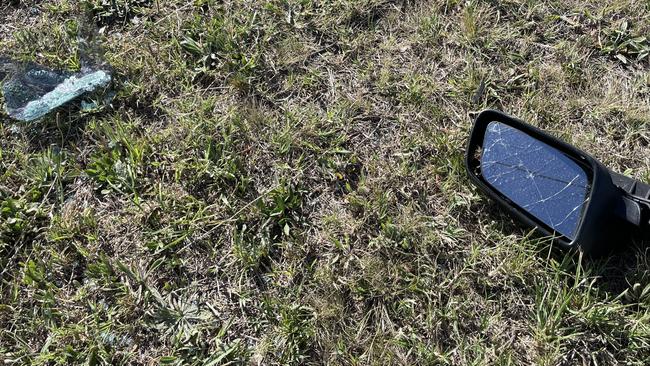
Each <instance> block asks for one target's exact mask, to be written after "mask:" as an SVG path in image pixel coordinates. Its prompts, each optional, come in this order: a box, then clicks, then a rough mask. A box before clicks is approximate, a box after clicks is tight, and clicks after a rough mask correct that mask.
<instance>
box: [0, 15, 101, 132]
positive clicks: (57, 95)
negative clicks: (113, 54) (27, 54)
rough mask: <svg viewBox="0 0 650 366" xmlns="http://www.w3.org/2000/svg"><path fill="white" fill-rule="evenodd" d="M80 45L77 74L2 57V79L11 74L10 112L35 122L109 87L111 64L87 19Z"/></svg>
mask: <svg viewBox="0 0 650 366" xmlns="http://www.w3.org/2000/svg"><path fill="white" fill-rule="evenodd" d="M78 46H79V50H78V52H79V60H80V62H81V71H79V72H77V73H70V72H67V71H61V70H52V69H48V68H45V67H43V66H40V65H36V64H28V65H21V64H20V63H18V62H13V61H11V60H9V59H7V58H3V57H0V81H2V79H4V78H5V76H6V75H10V77H9V78H8V80H6V81H5V83H4V85H3V86H2V92H3V94H4V99H5V110H6V111H7V113H8V114H9V115H10V116H11V117H13V118H15V119H17V120H20V121H25V122H30V121H34V120H36V119H39V118H41V117H43V116H45V115H46V114H48V113H50V112H51V111H53V110H54V109H56V108H58V107H61V106H64V105H65V104H67V103H69V102H71V101H73V100H76V99H77V98H79V97H82V96H90V94H91V93H94V92H96V91H99V90H101V89H104V88H106V87H107V86H108V85H109V84H110V83H111V81H112V77H111V72H110V71H109V70H110V67H109V66H108V65H107V64H106V63H105V62H104V61H103V57H102V56H103V53H102V48H101V47H100V45H99V42H98V41H97V32H96V31H95V30H94V29H93V28H91V27H89V26H88V24H87V23H84V22H81V23H80V25H79V37H78Z"/></svg>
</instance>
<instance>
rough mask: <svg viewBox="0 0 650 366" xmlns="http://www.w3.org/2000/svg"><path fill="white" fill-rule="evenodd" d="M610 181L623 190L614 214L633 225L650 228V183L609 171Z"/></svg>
mask: <svg viewBox="0 0 650 366" xmlns="http://www.w3.org/2000/svg"><path fill="white" fill-rule="evenodd" d="M610 174H611V177H612V182H613V183H614V185H616V186H617V187H618V188H620V189H621V190H622V191H623V195H622V198H621V200H620V201H619V203H618V205H617V208H616V214H617V216H619V217H620V218H622V219H624V220H625V221H627V222H629V223H631V224H633V225H634V226H637V227H641V228H644V229H650V185H648V184H645V183H643V182H640V181H638V180H636V179H633V178H630V177H626V176H624V175H621V174H618V173H615V172H610Z"/></svg>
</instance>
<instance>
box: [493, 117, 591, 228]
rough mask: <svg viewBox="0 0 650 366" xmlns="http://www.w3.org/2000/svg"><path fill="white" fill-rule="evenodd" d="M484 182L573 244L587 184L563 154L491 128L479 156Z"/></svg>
mask: <svg viewBox="0 0 650 366" xmlns="http://www.w3.org/2000/svg"><path fill="white" fill-rule="evenodd" d="M481 172H482V175H483V178H484V179H485V180H486V181H487V182H488V183H489V184H490V185H492V187H494V188H495V189H496V190H498V191H499V192H501V193H502V194H503V195H505V196H506V197H508V198H509V199H510V200H511V201H513V202H514V203H515V204H517V205H518V206H519V207H520V208H522V209H523V210H525V211H527V212H528V213H530V214H531V215H533V216H535V217H536V218H537V219H538V220H540V221H542V222H543V223H545V224H546V225H548V226H549V227H551V228H552V229H554V230H555V231H556V232H558V233H560V234H562V235H564V236H566V237H567V238H569V239H571V240H572V239H574V238H575V235H576V230H577V229H578V226H579V224H580V221H581V218H582V212H583V209H584V207H586V202H587V200H588V193H589V190H590V184H589V183H590V181H589V178H588V176H587V172H586V171H585V169H584V168H583V167H582V166H581V165H579V164H578V163H576V162H575V161H573V160H572V159H571V158H569V157H568V156H567V155H565V154H564V153H562V152H560V151H558V150H556V149H554V148H552V147H551V146H549V145H547V144H545V143H543V142H541V141H538V140H536V139H534V138H532V137H530V136H528V135H527V134H525V133H524V132H522V131H519V130H517V129H515V128H513V127H510V126H508V125H506V124H503V123H500V122H490V124H489V125H488V127H487V130H486V131H485V137H484V140H483V152H482V156H481Z"/></svg>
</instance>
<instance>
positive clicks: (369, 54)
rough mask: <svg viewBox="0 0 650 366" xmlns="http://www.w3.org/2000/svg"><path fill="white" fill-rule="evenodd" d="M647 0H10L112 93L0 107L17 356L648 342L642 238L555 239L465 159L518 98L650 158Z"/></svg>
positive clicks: (621, 150)
mask: <svg viewBox="0 0 650 366" xmlns="http://www.w3.org/2000/svg"><path fill="white" fill-rule="evenodd" d="M649 10H650V7H649V5H648V3H647V2H643V1H627V0H611V1H606V2H601V1H587V2H583V1H572V0H569V1H550V2H548V1H536V0H529V1H517V0H512V1H504V2H494V1H451V0H447V1H442V0H431V1H413V0H406V1H393V0H363V1H356V0H354V1H353V0H324V1H306V0H296V1H293V0H271V1H255V0H250V1H248V0H247V1H216V0H196V1H191V2H187V1H175V0H168V1H158V0H151V1H142V0H119V1H104V0H84V1H80V2H78V3H77V2H72V1H67V0H54V1H50V2H45V3H44V2H37V1H9V2H8V3H5V2H3V3H2V4H1V5H0V46H2V49H3V50H5V52H6V53H7V56H11V57H14V58H19V59H23V60H26V61H35V62H39V63H42V64H45V65H50V66H53V67H64V68H70V69H75V68H76V67H78V65H79V60H78V56H77V55H76V53H75V50H76V42H77V41H76V29H77V27H78V20H79V19H80V16H81V14H83V12H84V11H90V12H91V13H92V14H93V16H94V20H95V22H96V23H97V26H98V27H101V29H102V31H101V34H102V36H103V38H104V42H103V44H104V46H105V48H106V51H107V55H106V57H107V59H108V61H109V62H110V63H111V65H112V66H113V67H114V68H115V70H116V72H117V77H118V82H117V85H118V95H117V97H116V99H115V100H114V101H113V103H112V108H108V109H104V110H99V111H95V112H93V113H86V114H83V115H80V114H79V113H78V112H77V111H75V110H74V109H70V110H67V109H63V110H60V111H58V112H57V113H55V114H53V115H51V116H49V117H47V118H46V119H44V120H43V121H40V122H37V123H33V124H19V123H16V122H14V121H11V120H10V119H9V118H8V117H6V116H0V121H1V123H0V217H1V220H0V268H2V270H1V277H0V280H1V283H0V299H1V301H0V324H2V329H1V330H0V363H3V364H7V365H27V364H30V365H53V364H89V365H98V364H113V365H120V364H122V365H127V364H143V365H149V364H167V365H227V364H265V365H266V364H301V365H302V364H330V365H386V364H427V365H429V364H440V365H485V364H494V365H519V364H537V365H574V364H601V365H604V364H629V365H647V364H649V363H650V285H649V283H650V282H649V280H650V262H649V260H648V253H647V248H645V247H644V246H643V245H638V246H633V247H632V248H630V249H628V250H626V251H624V252H623V253H622V254H621V255H619V256H616V257H613V258H607V259H601V260H587V259H585V258H582V257H580V256H579V255H578V254H572V253H559V252H556V251H554V250H552V249H551V248H550V246H549V243H548V241H547V240H544V239H540V238H538V237H536V236H535V235H534V234H532V233H530V232H529V231H527V229H525V228H521V227H519V226H517V225H515V224H514V223H513V222H512V221H511V220H510V219H509V218H508V217H507V216H506V215H505V214H504V213H503V212H501V211H499V210H498V208H497V207H495V206H494V204H492V203H491V202H490V201H489V200H487V199H486V198H484V197H483V196H482V195H480V194H479V192H478V191H477V190H476V189H475V188H474V187H473V186H471V185H470V184H469V181H468V179H467V177H466V175H465V172H464V167H463V153H464V146H465V142H466V138H467V135H468V132H469V129H470V127H471V119H470V118H469V117H468V113H470V112H472V111H476V110H480V109H483V108H498V109H502V110H504V111H506V112H508V113H510V114H513V115H516V116H518V117H521V118H523V119H525V120H527V121H529V122H531V123H532V124H535V125H537V126H539V127H541V128H544V129H546V130H548V131H550V132H551V133H552V134H554V135H556V136H559V137H561V138H563V139H565V140H566V141H568V142H571V143H573V144H575V145H577V146H579V147H581V148H582V149H584V150H586V151H588V152H590V153H592V154H593V155H595V156H596V157H597V158H598V159H600V160H601V161H603V162H604V163H605V164H606V165H608V166H609V167H611V168H612V169H614V170H616V171H619V172H624V173H626V174H629V175H631V176H634V177H636V178H639V179H642V180H645V181H648V180H649V179H650V160H648V158H647V156H650V148H649V142H650V135H649V134H648V128H649V126H650V117H648V116H650V113H649V112H650V99H649V98H650V78H649V77H648V75H649V73H648V72H649V70H650V57H649V56H648V51H649V50H650V43H649V41H648V39H647V34H649V33H650V18H649V17H648V14H649Z"/></svg>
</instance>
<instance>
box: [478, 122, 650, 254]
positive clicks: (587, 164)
mask: <svg viewBox="0 0 650 366" xmlns="http://www.w3.org/2000/svg"><path fill="white" fill-rule="evenodd" d="M491 122H499V123H502V124H505V125H507V126H510V127H512V128H514V129H516V130H519V131H521V132H523V133H525V134H526V135H528V136H529V137H531V138H533V139H535V140H537V141H540V142H542V143H544V144H546V145H548V146H550V147H552V148H553V149H555V150H557V151H559V152H560V153H562V154H565V155H566V156H567V157H569V158H570V159H572V160H573V161H575V163H576V164H579V165H580V166H582V167H583V168H584V170H585V171H586V172H587V175H588V177H589V181H590V190H589V192H588V194H587V197H586V199H585V206H584V207H583V208H582V213H581V220H580V221H579V223H578V227H577V229H576V231H575V235H574V237H573V238H572V239H571V238H569V237H567V236H564V235H562V234H560V233H558V232H557V231H556V230H554V229H553V228H551V227H550V226H548V225H547V224H545V223H544V222H543V221H542V220H540V219H539V218H537V217H535V216H534V215H532V214H531V213H530V212H528V211H527V210H526V209H524V208H522V207H519V206H518V205H517V204H516V203H515V202H513V201H512V200H511V199H509V198H508V197H506V196H505V195H504V194H503V193H502V192H500V191H499V190H498V189H496V188H495V187H494V186H493V185H491V184H490V183H489V182H488V181H487V180H486V179H485V177H483V176H482V172H481V157H482V155H481V154H482V151H483V146H482V144H483V141H484V138H485V134H486V130H487V128H488V125H489V124H490V123H491ZM465 165H466V168H467V173H468V175H469V178H470V180H471V181H472V183H474V184H475V185H476V186H477V187H478V188H480V189H481V190H482V191H483V192H485V193H486V194H487V195H488V196H489V197H490V198H492V199H493V200H495V201H496V202H497V203H498V204H499V205H500V206H502V207H503V208H504V209H505V210H507V211H508V212H509V213H510V214H511V215H512V216H514V217H515V218H517V219H519V220H520V221H521V222H523V223H525V224H527V225H529V226H531V227H535V228H536V229H537V230H538V231H539V232H540V233H541V234H542V235H544V236H550V237H553V238H554V240H555V241H556V243H557V244H558V245H559V246H561V247H562V248H564V249H579V250H582V251H583V252H585V253H588V254H592V255H599V254H603V253H606V252H610V251H612V250H617V249H620V248H622V247H623V246H625V244H626V243H628V242H629V240H630V239H631V238H630V236H631V235H632V234H633V233H634V232H635V231H636V230H637V229H638V228H642V227H643V226H645V225H646V224H647V221H648V220H647V217H646V216H647V211H648V210H647V208H648V207H650V205H648V207H646V204H645V203H644V202H643V197H638V195H637V196H635V195H634V194H635V193H636V192H645V193H647V194H648V195H649V196H650V186H648V185H645V184H644V183H641V182H638V181H635V180H634V179H631V178H628V177H625V176H622V175H620V174H616V173H612V172H610V171H609V170H608V169H607V168H606V167H605V166H603V165H602V164H601V163H600V162H599V161H597V160H596V159H594V158H593V157H591V156H590V155H589V154H587V153H585V152H583V151H581V150H579V149H577V148H575V147H573V146H571V145H569V144H567V143H565V142H563V141H561V140H559V139H557V138H555V137H553V136H551V135H549V134H547V133H545V132H543V131H541V130H540V129H538V128H536V127H533V126H531V125H528V124H526V123H524V122H523V121H521V120H518V119H516V118H513V117H510V116H508V115H506V114H504V113H501V112H499V111H494V110H486V111H483V112H481V113H480V114H479V115H478V116H477V117H476V119H475V121H474V127H473V129H472V132H471V135H470V138H469V142H468V145H467V153H466V157H465ZM613 178H614V179H613ZM615 182H618V183H619V185H625V186H626V187H627V190H626V189H624V187H619V186H617V185H616V184H615ZM646 188H648V189H647V190H646Z"/></svg>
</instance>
